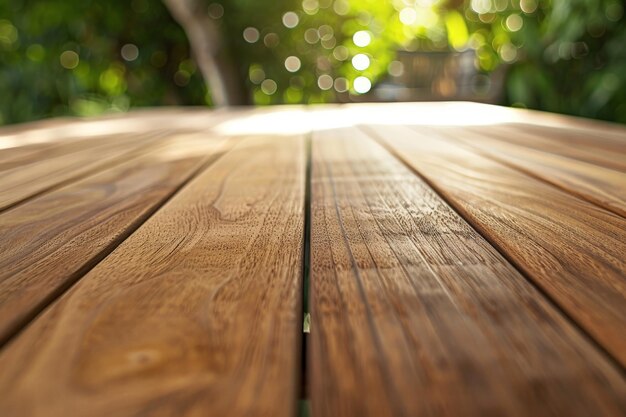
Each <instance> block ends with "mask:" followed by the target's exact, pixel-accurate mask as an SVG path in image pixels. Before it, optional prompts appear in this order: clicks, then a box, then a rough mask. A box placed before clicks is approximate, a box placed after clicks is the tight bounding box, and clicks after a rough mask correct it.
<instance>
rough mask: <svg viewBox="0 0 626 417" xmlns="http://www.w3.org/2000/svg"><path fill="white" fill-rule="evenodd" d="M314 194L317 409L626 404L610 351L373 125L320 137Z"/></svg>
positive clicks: (428, 411)
mask: <svg viewBox="0 0 626 417" xmlns="http://www.w3.org/2000/svg"><path fill="white" fill-rule="evenodd" d="M311 199H312V209H311V210H312V230H311V285H312V290H311V292H312V299H311V306H312V330H311V336H310V337H311V338H312V342H311V343H312V346H311V347H312V357H311V361H310V367H311V372H312V381H311V384H312V390H311V400H312V408H313V415H314V416H319V417H323V416H324V417H325V416H343V417H350V416H359V417H362V416H376V417H380V416H529V417H530V416H581V417H582V416H585V417H586V416H592V415H593V416H616V415H620V413H622V414H623V413H624V412H626V381H624V380H623V379H622V377H621V376H620V375H619V373H618V372H617V371H616V370H614V369H613V368H612V367H611V365H610V364H609V363H608V362H607V360H606V359H604V358H603V357H602V356H601V355H600V354H599V353H598V352H597V351H595V349H594V348H593V347H592V346H591V345H590V344H589V343H588V342H587V341H586V339H584V337H583V336H581V335H580V334H579V333H578V332H577V330H576V329H574V328H573V327H572V326H571V325H570V324H569V323H568V322H567V321H566V320H565V319H564V318H563V317H562V316H560V314H558V313H557V312H556V310H555V309H554V308H553V307H552V306H551V305H550V304H549V303H547V302H546V301H545V300H544V299H543V298H542V296H541V295H540V294H539V293H538V291H537V290H535V288H534V287H533V286H532V285H530V284H529V283H528V282H527V281H526V280H525V279H524V278H523V277H522V276H521V275H520V274H519V273H518V272H517V271H516V270H515V268H513V267H512V266H511V265H510V264H509V263H508V262H507V261H506V260H505V259H503V258H502V257H501V256H500V255H499V254H498V252H497V251H495V250H494V249H493V248H492V247H491V246H490V245H489V244H488V243H487V242H486V241H485V240H484V239H482V238H481V236H480V235H478V234H477V233H476V232H475V231H474V230H473V229H472V228H471V227H470V226H469V225H468V224H467V223H465V221H463V220H462V219H461V218H460V217H459V216H458V215H457V214H456V213H455V212H454V211H453V210H452V209H451V208H450V207H448V206H447V205H446V204H445V203H444V202H443V201H442V200H441V199H440V198H439V197H438V196H437V195H436V194H435V193H434V192H433V191H432V190H430V189H429V187H428V186H426V185H425V183H424V182H422V181H421V180H420V179H419V178H418V177H416V176H415V175H414V174H413V173H412V172H410V171H409V170H408V169H407V168H406V167H404V166H403V165H402V164H401V163H400V162H399V161H397V160H396V159H395V158H393V157H392V156H391V155H389V154H388V153H387V152H386V151H385V150H384V149H382V148H381V147H380V145H378V144H376V143H374V142H373V141H371V140H370V139H368V138H367V137H365V136H364V135H363V133H360V132H359V131H357V130H356V129H345V130H335V131H330V132H324V133H317V134H315V136H314V140H313V171H312V196H311ZM548 404H549V406H548Z"/></svg>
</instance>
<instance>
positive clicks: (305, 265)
mask: <svg viewBox="0 0 626 417" xmlns="http://www.w3.org/2000/svg"><path fill="white" fill-rule="evenodd" d="M312 135H313V134H312V132H309V133H308V134H307V135H306V139H305V141H306V142H305V155H306V168H305V176H304V181H305V185H304V238H303V242H302V244H303V247H302V250H303V252H302V253H303V262H302V311H301V323H302V330H301V331H299V334H298V340H299V342H300V344H301V346H300V361H301V367H300V407H299V410H298V413H299V415H300V416H307V415H308V414H309V406H310V404H309V392H308V379H309V372H308V367H309V356H308V346H307V345H308V342H309V341H308V337H307V334H308V333H309V332H310V325H309V326H307V323H306V320H307V318H310V315H309V314H310V311H309V294H310V270H311V269H310V268H311V263H310V260H311V165H312V164H311V155H312V153H311V148H312Z"/></svg>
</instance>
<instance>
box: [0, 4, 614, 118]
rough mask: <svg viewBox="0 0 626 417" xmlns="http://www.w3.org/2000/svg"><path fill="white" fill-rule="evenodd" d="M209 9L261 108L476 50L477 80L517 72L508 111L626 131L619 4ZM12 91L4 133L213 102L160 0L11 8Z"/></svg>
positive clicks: (5, 48) (5, 18) (7, 32)
mask: <svg viewBox="0 0 626 417" xmlns="http://www.w3.org/2000/svg"><path fill="white" fill-rule="evenodd" d="M205 7H207V10H208V13H209V15H210V16H211V17H212V18H213V19H214V21H215V23H216V24H217V25H218V26H219V28H220V30H221V31H222V33H223V35H224V39H225V40H226V45H225V47H226V48H227V49H228V50H229V51H230V53H231V55H232V57H233V59H234V61H235V63H236V66H237V68H238V69H239V73H238V74H235V75H234V76H235V77H237V78H238V79H239V80H240V82H241V83H242V84H244V85H245V86H246V87H247V90H248V91H249V94H250V97H251V99H252V101H253V102H254V103H256V104H274V103H317V102H330V101H350V100H356V99H359V97H358V96H359V94H360V93H365V92H367V90H368V84H367V81H371V82H372V83H373V85H374V87H375V85H376V83H377V82H379V81H381V80H384V79H386V78H388V77H390V75H389V73H390V72H393V71H390V69H391V68H396V69H397V64H398V62H396V61H395V60H396V52H397V51H399V50H406V51H454V50H458V51H462V50H466V49H468V48H471V49H473V50H475V51H476V66H477V69H478V70H479V71H482V72H485V73H488V72H491V71H494V70H503V69H504V70H505V71H506V73H507V78H506V83H505V90H506V91H505V97H506V103H504V104H512V105H515V106H523V107H530V108H537V109H544V110H549V111H555V112H562V113H569V114H576V115H583V116H588V117H596V118H602V119H607V120H615V121H619V122H622V123H626V82H625V79H624V74H626V48H624V45H626V25H624V17H623V14H624V10H623V5H622V3H621V2H620V1H619V0H389V1H385V0H304V1H302V0H280V1H278V0H275V1H271V2H269V1H259V0H208V2H207V3H206V4H205ZM286 13H287V14H286ZM355 34H357V35H355ZM125 45H127V46H126V47H125ZM128 45H131V46H128ZM135 47H137V48H138V49H134V48H135ZM123 48H126V49H123ZM124 51H125V53H124ZM137 53H138V54H137ZM135 54H137V57H136V59H129V58H134V55H135ZM125 58H126V59H125ZM0 88H1V89H2V91H3V93H4V94H3V95H2V96H0V122H2V121H4V122H5V123H9V122H18V121H24V120H30V119H34V118H40V117H45V116H52V115H61V114H78V115H89V114H96V113H99V112H102V111H105V110H126V109H128V108H129V107H135V106H148V105H164V104H204V103H207V102H210V100H209V99H208V98H207V97H208V95H207V90H206V88H205V87H204V86H203V83H202V80H201V78H200V74H199V73H198V71H197V70H196V67H195V64H194V62H193V60H192V59H190V53H189V50H188V45H187V41H186V39H185V36H184V32H183V31H182V29H181V28H180V27H178V25H177V24H176V23H175V22H174V21H173V20H172V18H171V17H170V16H169V14H168V12H167V10H166V9H165V7H164V6H163V5H162V4H161V2H160V1H158V0H133V1H131V2H128V1H122V0H110V1H107V2H96V1H90V0H84V1H77V0H49V1H43V0H23V1H19V2H18V1H13V0H0ZM209 104H210V103H209Z"/></svg>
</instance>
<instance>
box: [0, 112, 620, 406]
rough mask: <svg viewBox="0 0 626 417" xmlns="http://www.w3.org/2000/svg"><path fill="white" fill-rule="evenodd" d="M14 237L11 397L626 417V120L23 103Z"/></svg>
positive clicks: (7, 361) (4, 392) (6, 252)
mask: <svg viewBox="0 0 626 417" xmlns="http://www.w3.org/2000/svg"><path fill="white" fill-rule="evenodd" d="M0 242H1V245H2V247H1V250H0V340H1V342H2V348H1V349H0V370H1V372H0V415H2V416H7V417H8V416H10V417H26V416H29V417H37V416H45V417H55V416H107V417H108V416H116V417H125V416H128V417H130V416H200V415H208V416H229V417H237V416H242V417H243V416H272V417H287V416H293V415H297V413H298V412H297V410H298V408H299V404H301V405H303V406H302V407H303V408H306V407H308V405H309V404H310V407H311V413H312V415H313V416H315V417H334V416H342V417H352V416H354V417H357V416H358V417H367V416H371V417H385V416H390V417H391V416H431V415H438V416H461V415H462V416H477V417H478V416H481V417H482V416H487V415H497V416H504V415H507V416H527V417H537V416H571V417H576V416H579V417H589V416H606V417H609V416H610V417H616V416H624V415H626V381H625V379H624V372H623V370H624V365H626V331H625V330H626V294H625V288H626V257H625V256H624V254H626V130H625V129H624V128H623V127H619V126H613V125H609V124H603V123H598V122H593V121H586V120H580V119H574V118H568V117H563V116H557V115H550V114H544V113H538V112H531V111H522V110H513V109H506V108H501V107H496V106H488V105H481V104H471V103H418V104H365V105H346V106H317V107H311V108H302V107H274V108H265V109H240V110H238V109H235V110H228V111H226V110H223V111H215V112H211V111H206V110H202V109H180V108H172V109H162V110H153V111H142V112H136V113H130V114H127V115H120V116H111V117H106V118H98V119H87V120H50V121H43V122H38V123H33V124H30V125H24V126H15V127H10V128H5V129H4V130H2V131H0ZM305 321H306V322H307V323H310V329H307V331H309V330H310V334H309V333H304V331H303V322H305ZM307 327H308V326H307ZM307 334H308V336H307ZM305 357H306V359H307V361H306V365H305V366H302V362H303V360H304V358H305Z"/></svg>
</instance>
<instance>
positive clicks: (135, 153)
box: [0, 132, 169, 345]
mask: <svg viewBox="0 0 626 417" xmlns="http://www.w3.org/2000/svg"><path fill="white" fill-rule="evenodd" d="M167 134H169V133H162V132H159V133H158V134H157V135H155V136H154V137H152V138H150V139H149V141H150V142H149V143H148V144H147V147H146V148H143V147H144V146H146V144H145V143H144V144H140V145H138V146H136V147H133V148H131V149H130V150H129V151H127V152H122V153H121V154H120V155H119V156H117V157H115V158H114V159H113V160H112V161H108V162H104V163H102V164H99V165H96V166H95V167H93V168H92V169H90V170H88V171H86V172H84V173H82V174H81V175H75V176H72V177H70V178H68V179H66V180H63V181H59V182H57V183H55V184H53V185H51V186H49V187H47V188H44V189H41V190H39V191H36V192H34V193H33V194H30V195H28V196H26V197H24V198H22V199H20V200H17V201H14V202H13V203H10V204H7V205H5V206H4V207H2V208H0V215H1V214H2V213H4V212H7V211H9V210H11V209H14V208H16V207H18V206H20V205H22V204H24V203H27V202H29V201H31V200H33V199H35V198H37V197H40V196H42V195H45V194H48V193H51V192H53V191H56V190H59V189H61V188H63V187H66V186H68V185H70V184H72V183H75V182H77V181H81V180H83V179H85V178H89V177H92V176H94V175H98V174H100V173H102V172H105V171H108V170H109V169H112V168H115V167H117V166H119V165H121V164H123V163H126V162H129V161H132V160H133V159H136V158H139V157H141V156H143V155H145V154H146V153H149V152H151V151H153V150H154V149H155V148H156V147H158V146H159V143H156V140H157V139H159V138H162V137H164V136H166V135H167ZM0 345H1V343H0Z"/></svg>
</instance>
